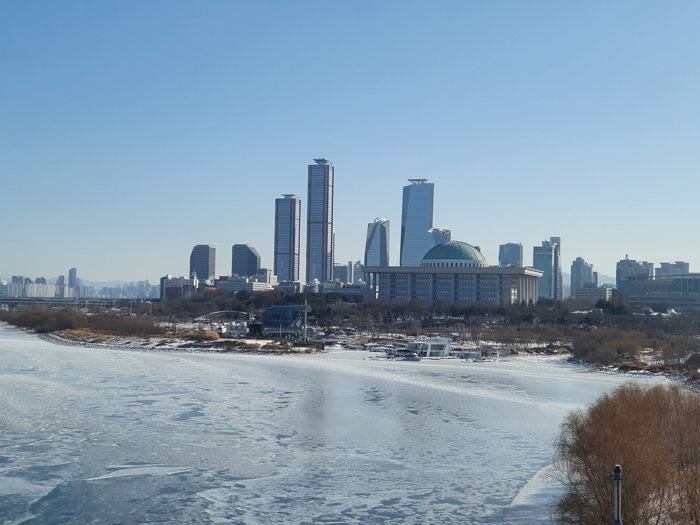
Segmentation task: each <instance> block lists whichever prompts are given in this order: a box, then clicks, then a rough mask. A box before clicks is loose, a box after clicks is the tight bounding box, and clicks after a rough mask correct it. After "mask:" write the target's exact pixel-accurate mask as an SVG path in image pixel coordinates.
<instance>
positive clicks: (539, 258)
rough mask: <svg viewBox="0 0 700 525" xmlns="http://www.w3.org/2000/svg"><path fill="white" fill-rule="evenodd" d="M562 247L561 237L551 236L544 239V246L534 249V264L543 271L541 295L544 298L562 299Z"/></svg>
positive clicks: (540, 287) (540, 286)
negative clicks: (546, 239)
mask: <svg viewBox="0 0 700 525" xmlns="http://www.w3.org/2000/svg"><path fill="white" fill-rule="evenodd" d="M560 249H561V238H560V237H550V238H549V240H548V241H542V246H535V247H534V248H533V250H532V266H533V267H534V268H535V269H537V270H540V271H541V272H542V273H543V275H542V278H541V279H540V285H539V296H540V297H541V298H543V299H555V300H557V301H561V299H562V296H563V283H562V275H561V251H560Z"/></svg>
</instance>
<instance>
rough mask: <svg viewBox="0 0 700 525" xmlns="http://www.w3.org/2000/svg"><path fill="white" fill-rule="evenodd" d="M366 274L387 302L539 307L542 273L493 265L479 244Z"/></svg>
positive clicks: (441, 247)
mask: <svg viewBox="0 0 700 525" xmlns="http://www.w3.org/2000/svg"><path fill="white" fill-rule="evenodd" d="M365 275H366V276H368V278H367V282H369V283H371V294H372V296H373V297H376V298H378V299H382V300H389V301H410V300H419V301H423V302H425V303H428V304H432V303H435V302H447V303H460V304H467V303H486V304H503V305H506V304H520V303H525V304H529V303H536V302H537V298H538V284H537V283H538V280H539V279H540V277H542V275H543V273H542V272H541V271H539V270H535V269H534V268H517V267H501V266H489V265H488V263H487V262H486V259H485V258H484V256H483V254H482V253H481V249H480V248H479V247H478V246H472V245H471V244H468V243H466V242H461V241H449V242H443V243H441V244H438V245H436V246H433V247H432V248H431V249H430V250H429V251H428V252H427V253H426V254H425V255H424V256H423V260H422V261H421V262H420V265H419V266H374V267H372V266H368V267H366V268H365Z"/></svg>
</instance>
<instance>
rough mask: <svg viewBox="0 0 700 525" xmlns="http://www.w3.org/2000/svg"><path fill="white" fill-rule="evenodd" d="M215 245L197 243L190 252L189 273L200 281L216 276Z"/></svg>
mask: <svg viewBox="0 0 700 525" xmlns="http://www.w3.org/2000/svg"><path fill="white" fill-rule="evenodd" d="M215 268H216V246H215V245H213V244H198V245H197V246H195V247H194V248H192V253H191V254H190V275H189V277H190V278H191V279H192V278H194V277H196V278H197V279H199V280H201V281H206V280H208V279H213V278H214V277H215V276H216V270H215Z"/></svg>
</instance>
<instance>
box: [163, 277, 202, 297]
mask: <svg viewBox="0 0 700 525" xmlns="http://www.w3.org/2000/svg"><path fill="white" fill-rule="evenodd" d="M198 286H199V280H198V279H197V278H196V277H193V278H190V279H188V278H186V277H174V276H173V275H165V276H163V277H161V278H160V300H161V301H167V300H170V299H187V298H188V297H192V296H193V295H194V294H196V293H197V287H198Z"/></svg>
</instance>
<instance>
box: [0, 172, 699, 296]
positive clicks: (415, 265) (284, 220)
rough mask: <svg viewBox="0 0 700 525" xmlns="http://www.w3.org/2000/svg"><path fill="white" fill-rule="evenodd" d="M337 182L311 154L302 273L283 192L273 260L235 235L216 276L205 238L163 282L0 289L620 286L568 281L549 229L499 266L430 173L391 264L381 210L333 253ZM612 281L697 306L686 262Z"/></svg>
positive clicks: (71, 292) (513, 245)
mask: <svg viewBox="0 0 700 525" xmlns="http://www.w3.org/2000/svg"><path fill="white" fill-rule="evenodd" d="M334 186H335V168H334V166H333V164H332V163H331V162H330V161H329V160H327V159H324V158H318V159H314V161H313V163H312V164H309V165H308V166H307V194H306V197H307V200H306V244H305V253H304V256H305V262H306V272H305V275H304V279H303V280H302V276H301V257H302V246H301V228H302V200H301V198H299V197H297V196H296V195H295V194H292V193H286V194H283V195H282V196H281V197H279V198H276V199H275V201H274V245H273V261H272V269H269V268H265V267H263V266H262V263H261V258H260V255H259V253H258V251H257V250H256V249H255V248H254V247H253V246H250V245H248V244H234V245H233V246H232V247H231V266H230V272H228V273H226V274H225V275H218V276H217V272H216V253H217V246H216V245H213V244H199V245H196V246H194V247H193V248H192V251H191V254H190V261H189V273H188V275H187V276H180V277H177V276H174V275H165V276H163V277H162V278H161V279H160V286H152V285H151V284H150V283H149V282H148V281H140V282H138V283H126V284H120V285H117V286H110V287H96V286H87V285H84V284H83V283H82V282H81V281H80V279H78V276H77V269H76V268H71V269H70V270H69V272H68V280H67V281H66V279H65V276H63V275H61V276H58V277H57V278H54V279H45V278H43V277H38V278H36V279H33V280H32V279H30V278H28V277H24V276H13V277H12V278H11V280H10V281H1V280H0V297H10V298H62V299H70V298H76V299H77V298H112V299H121V298H141V299H151V298H161V299H164V300H168V299H183V298H187V297H190V296H192V295H193V294H196V293H199V292H204V291H211V290H226V291H232V292H249V293H254V292H263V291H269V290H273V289H279V290H281V291H284V292H288V293H301V292H304V293H326V294H345V295H355V296H362V297H365V298H378V299H382V300H390V301H391V300H397V301H399V300H401V301H404V300H418V301H422V302H425V303H436V302H446V303H489V304H532V303H535V302H537V301H539V300H541V299H548V300H555V301H560V300H563V299H566V298H567V297H572V298H575V299H577V300H580V301H587V302H589V303H591V304H594V303H596V302H597V301H599V300H606V301H607V300H610V299H611V298H612V295H613V292H614V287H613V286H611V285H610V284H609V283H601V282H600V278H599V275H598V273H597V272H596V271H594V269H593V265H592V264H590V263H589V262H587V261H586V260H585V259H584V258H583V257H576V258H575V259H574V260H573V262H572V263H571V280H570V285H569V287H568V290H567V289H566V287H565V284H564V279H563V273H562V255H561V253H562V252H561V247H562V240H561V237H555V236H552V237H550V238H549V239H548V240H544V241H542V242H541V244H540V245H539V246H534V247H533V250H532V266H531V267H528V266H526V265H525V262H524V260H523V245H522V244H521V243H517V242H508V243H504V244H501V245H500V246H499V252H498V265H490V264H489V263H488V262H487V261H486V259H485V257H484V255H483V254H482V252H481V248H480V247H479V246H474V245H471V244H468V243H466V242H463V241H460V240H453V239H452V232H451V230H450V229H447V228H442V227H438V226H436V225H435V224H434V220H433V210H434V202H435V185H434V184H433V183H432V182H429V181H428V179H409V180H408V184H407V185H405V186H404V187H403V196H402V197H403V198H402V207H401V230H400V234H399V235H400V243H399V244H400V253H399V264H398V266H392V265H391V257H390V234H391V224H390V221H389V220H388V219H384V218H381V217H378V218H376V219H374V220H373V221H371V222H369V223H368V224H367V235H366V239H365V247H364V257H363V259H362V260H361V261H360V260H358V261H347V262H336V260H335V243H336V237H335V224H334V220H335V216H334ZM615 284H616V288H617V290H619V291H620V292H621V293H622V294H624V296H625V297H627V298H629V299H632V300H635V301H637V302H642V303H645V304H661V303H668V304H671V305H681V306H686V305H688V306H693V305H695V306H698V307H700V274H692V273H690V265H689V264H688V263H687V262H683V261H676V262H662V263H660V265H659V266H658V267H656V268H655V267H654V264H653V263H650V262H646V261H636V260H632V259H629V258H628V257H626V258H625V259H623V260H621V261H619V262H618V263H617V272H616V283H615Z"/></svg>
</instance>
